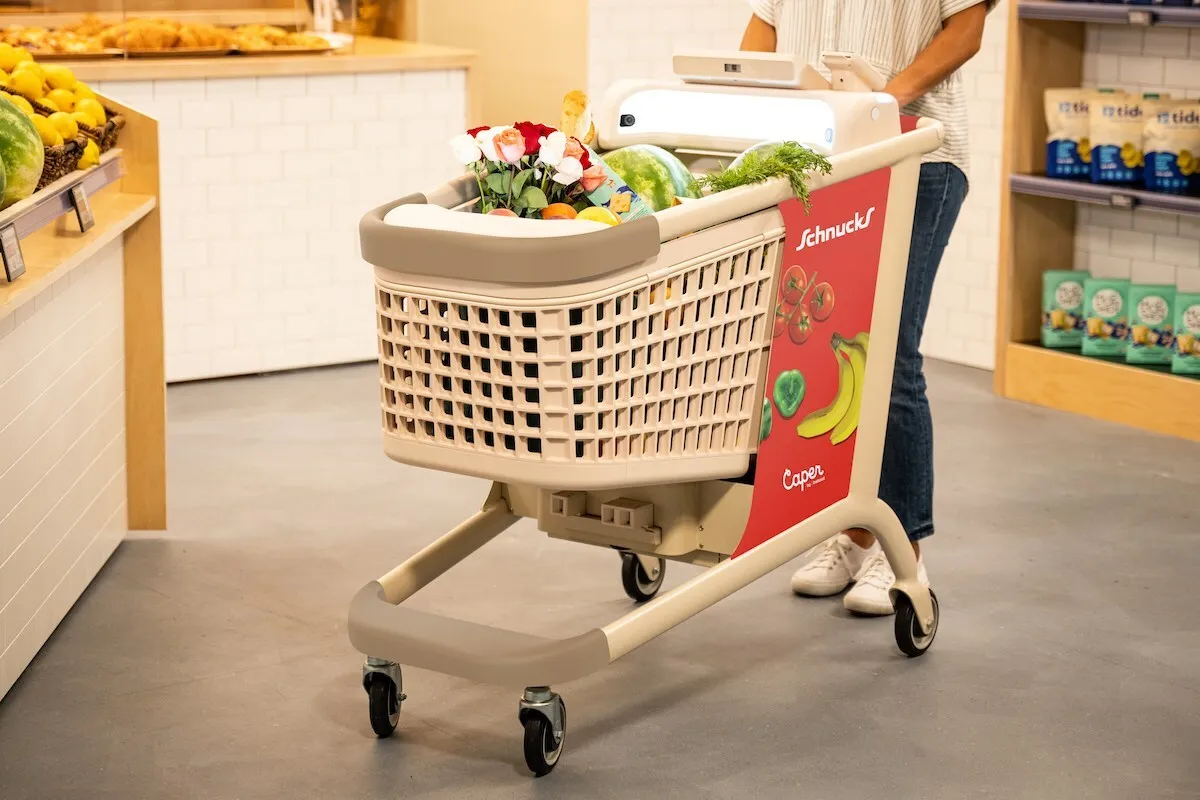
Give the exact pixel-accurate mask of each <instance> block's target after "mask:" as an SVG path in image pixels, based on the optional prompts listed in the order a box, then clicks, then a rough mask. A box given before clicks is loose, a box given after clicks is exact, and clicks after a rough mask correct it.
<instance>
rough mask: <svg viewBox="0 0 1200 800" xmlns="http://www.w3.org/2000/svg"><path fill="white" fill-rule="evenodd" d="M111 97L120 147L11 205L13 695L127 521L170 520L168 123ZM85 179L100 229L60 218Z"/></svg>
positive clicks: (3, 546)
mask: <svg viewBox="0 0 1200 800" xmlns="http://www.w3.org/2000/svg"><path fill="white" fill-rule="evenodd" d="M105 104H106V105H109V106H110V107H113V108H115V109H118V110H120V111H121V113H122V114H123V115H124V116H125V119H126V127H125V129H124V131H123V132H122V136H121V142H120V145H119V148H118V149H116V150H113V151H111V152H110V153H108V154H106V155H105V157H104V159H103V160H102V162H101V164H100V166H99V167H97V168H95V169H93V170H91V171H90V172H87V173H80V172H76V173H72V174H71V175H68V176H67V177H65V178H63V179H61V180H60V181H58V182H56V183H55V184H51V185H50V186H48V187H46V189H44V190H42V191H40V192H38V193H37V194H35V195H34V196H33V197H31V198H28V199H27V200H24V201H21V202H20V203H17V204H15V205H13V206H12V207H10V208H9V209H6V210H5V211H4V212H0V229H2V230H4V231H6V232H9V231H11V232H15V235H16V236H19V237H20V249H21V254H22V256H23V259H22V260H23V262H24V272H23V274H20V275H19V277H18V276H16V275H14V279H13V280H12V281H11V282H9V281H8V280H7V279H5V278H4V277H2V276H3V273H0V697H2V696H3V695H4V694H5V693H6V692H7V691H8V689H9V688H10V687H11V686H12V684H13V682H15V681H16V679H17V678H18V677H19V676H20V674H21V672H22V671H23V670H24V669H25V667H26V666H27V665H28V663H29V662H30V660H31V659H32V658H33V657H34V655H36V654H37V651H38V650H39V649H40V648H41V646H42V644H43V643H44V642H45V641H46V639H47V638H48V637H49V636H50V634H51V633H53V631H54V629H55V627H56V626H57V625H58V623H59V622H60V621H61V620H62V618H63V616H64V615H65V614H66V613H67V611H68V610H70V608H71V605H72V604H73V603H74V602H75V600H76V599H77V598H78V597H79V596H80V594H81V593H82V592H83V590H84V589H85V588H87V585H88V583H89V582H90V581H91V580H92V578H93V577H94V576H95V575H96V573H97V572H98V571H99V569H100V567H102V566H103V565H104V562H105V561H106V560H107V559H108V557H109V555H111V554H112V552H113V550H114V549H115V548H116V546H117V544H118V543H119V542H120V541H121V540H122V539H123V538H124V536H125V532H126V531H128V530H130V529H150V530H155V529H162V528H165V527H166V476H165V436H164V423H165V403H164V396H165V383H164V378H163V355H162V353H163V350H162V346H163V339H162V272H161V239H160V228H159V211H158V179H159V175H158V131H157V123H156V122H155V121H154V120H153V119H151V118H150V117H147V116H145V115H143V114H140V113H138V112H136V111H134V110H133V109H130V108H127V107H123V106H121V105H120V104H118V103H115V102H110V101H109V100H107V99H106V100H105ZM79 185H83V186H84V187H85V188H90V189H93V190H94V193H93V194H91V196H90V198H89V199H90V204H89V205H90V211H91V217H92V218H93V219H94V224H92V225H90V227H88V229H87V231H86V232H80V224H79V222H78V220H77V217H76V215H75V213H74V211H68V212H67V213H66V214H64V215H62V216H59V217H58V218H57V219H55V218H54V217H55V213H54V212H55V209H58V210H59V211H62V210H64V209H65V200H64V197H65V196H66V195H67V194H69V191H70V188H71V187H72V186H79ZM10 225H11V226H12V227H11V228H10V227H9V226H10ZM10 266H11V264H10ZM14 272H15V270H14Z"/></svg>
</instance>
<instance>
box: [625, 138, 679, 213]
mask: <svg viewBox="0 0 1200 800" xmlns="http://www.w3.org/2000/svg"><path fill="white" fill-rule="evenodd" d="M604 163H605V164H608V166H610V167H612V170H613V171H614V172H616V173H617V174H618V175H620V176H621V180H623V181H625V182H626V183H627V184H629V188H630V189H633V190H634V191H635V192H637V193H638V196H639V197H641V198H642V199H643V200H645V201H646V205H648V206H650V207H651V208H652V209H654V210H655V211H662V210H663V209H665V208H670V207H671V206H673V205H675V198H676V197H693V198H695V197H699V196H700V194H699V192H698V191H697V189H696V181H695V178H693V177H692V173H691V172H689V171H688V168H687V167H686V166H684V163H683V162H682V161H680V160H679V159H678V158H676V157H675V156H673V155H671V154H670V153H668V152H667V151H666V150H663V149H662V148H661V147H655V146H654V145H652V144H635V145H631V146H629V147H622V148H621V149H620V150H614V151H612V152H611V153H607V154H606V155H605V156H604Z"/></svg>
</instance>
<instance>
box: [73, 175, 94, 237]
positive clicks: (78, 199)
mask: <svg viewBox="0 0 1200 800" xmlns="http://www.w3.org/2000/svg"><path fill="white" fill-rule="evenodd" d="M71 202H72V203H74V204H75V217H76V218H77V219H78V220H79V231H80V232H81V233H87V232H88V231H90V230H91V229H92V228H93V227H94V226H95V224H96V217H95V216H94V215H93V214H92V204H91V203H90V202H88V196H87V189H84V188H83V184H77V185H75V186H72V187H71Z"/></svg>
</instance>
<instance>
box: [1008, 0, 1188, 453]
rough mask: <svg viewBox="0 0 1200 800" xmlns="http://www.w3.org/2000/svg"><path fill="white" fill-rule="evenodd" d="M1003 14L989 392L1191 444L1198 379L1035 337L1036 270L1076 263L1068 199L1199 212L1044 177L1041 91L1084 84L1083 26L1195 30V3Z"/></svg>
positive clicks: (1017, 7)
mask: <svg viewBox="0 0 1200 800" xmlns="http://www.w3.org/2000/svg"><path fill="white" fill-rule="evenodd" d="M1009 14H1010V19H1009V25H1010V28H1009V30H1010V31H1011V33H1010V35H1009V40H1008V54H1007V66H1006V80H1007V87H1008V90H1007V98H1006V100H1005V109H1004V125H1005V133H1006V136H1007V141H1006V142H1005V147H1004V174H1005V175H1007V176H1008V180H1007V181H1006V182H1005V187H1004V190H1003V191H1004V194H1003V197H1002V198H1001V205H1000V207H1001V214H1000V259H999V265H1000V276H999V308H998V310H997V315H996V326H997V330H996V373H995V391H996V393H997V394H1000V395H1002V396H1004V397H1007V398H1010V399H1013V400H1021V401H1024V402H1028V403H1034V404H1037V405H1042V406H1046V407H1048V408H1055V409H1060V410H1063V411H1069V412H1072V413H1076V414H1082V415H1084V416H1088V417H1093V418H1096V419H1103V420H1108V421H1111V422H1117V423H1121V424H1125V425H1132V426H1135V427H1138V428H1142V429H1144V430H1150V431H1155V432H1158V433H1165V434H1169V435H1173V436H1180V437H1183V438H1187V439H1191V440H1194V441H1200V423H1198V422H1197V421H1196V416H1195V409H1197V408H1200V380H1197V379H1195V378H1189V377H1184V376H1179V375H1172V374H1170V373H1169V372H1167V371H1164V370H1156V369H1146V368H1140V367H1132V366H1127V365H1125V364H1122V363H1114V362H1112V361H1104V360H1099V359H1092V358H1086V357H1084V356H1082V355H1079V354H1078V353H1071V352H1064V351H1052V350H1047V349H1044V348H1042V347H1041V346H1039V345H1038V344H1037V342H1038V341H1039V339H1040V334H1041V304H1042V273H1043V272H1044V271H1046V270H1048V269H1066V268H1069V267H1070V265H1071V264H1072V263H1073V262H1074V257H1075V222H1076V219H1075V217H1076V214H1075V209H1076V202H1087V203H1097V204H1103V205H1111V206H1116V207H1120V208H1144V209H1154V210H1157V211H1161V212H1167V213H1175V214H1195V215H1200V201H1198V200H1195V199H1191V198H1180V197H1170V196H1166V195H1161V194H1154V193H1151V192H1143V191H1135V190H1126V189H1113V188H1109V187H1100V186H1093V185H1092V184H1090V183H1080V182H1072V181H1063V180H1054V179H1048V178H1046V177H1045V171H1046V121H1045V114H1044V111H1043V102H1042V101H1043V93H1044V92H1045V90H1046V89H1050V88H1056V87H1062V86H1080V85H1082V83H1083V56H1084V46H1085V45H1084V42H1085V35H1084V34H1085V26H1086V25H1087V23H1089V22H1093V23H1108V24H1124V25H1129V24H1134V25H1156V24H1161V25H1172V26H1186V27H1200V10H1193V9H1187V8H1168V7H1162V6H1156V7H1153V8H1151V7H1148V6H1122V5H1112V4H1102V3H1076V2H1051V1H1049V0H1023V1H1022V0H1014V2H1013V3H1011V4H1010V8H1009ZM1197 69H1200V63H1198V64H1197Z"/></svg>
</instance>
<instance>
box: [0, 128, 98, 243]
mask: <svg viewBox="0 0 1200 800" xmlns="http://www.w3.org/2000/svg"><path fill="white" fill-rule="evenodd" d="M120 177H121V151H120V150H119V149H118V150H110V151H109V152H107V153H105V154H104V155H103V156H101V158H100V164H99V165H98V166H96V167H94V168H93V169H90V170H83V171H81V170H76V171H75V172H72V173H70V174H68V175H64V176H63V177H62V178H60V179H59V180H57V181H55V182H54V183H52V184H50V185H49V186H47V187H45V188H44V189H41V190H40V191H38V192H35V193H34V194H33V196H31V197H27V198H26V199H24V200H22V201H21V202H19V203H14V204H13V205H11V206H9V207H8V208H6V209H4V211H0V230H2V229H4V228H7V227H8V226H9V225H14V226H16V231H17V236H18V238H21V239H24V238H25V237H26V236H28V235H29V234H31V233H33V232H35V231H37V230H40V229H41V228H44V227H45V226H47V225H49V224H50V223H51V222H54V220H56V219H58V218H59V217H61V216H62V215H63V214H66V213H67V212H70V211H74V210H75V201H74V200H73V199H72V197H71V191H72V190H73V189H74V188H75V187H77V186H82V187H83V189H84V191H85V192H86V193H87V196H88V197H91V196H92V195H94V194H95V193H96V192H98V191H100V190H101V189H103V188H104V187H105V186H108V185H109V184H110V183H113V182H114V181H116V180H118V179H120Z"/></svg>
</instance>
